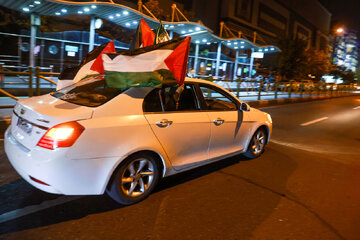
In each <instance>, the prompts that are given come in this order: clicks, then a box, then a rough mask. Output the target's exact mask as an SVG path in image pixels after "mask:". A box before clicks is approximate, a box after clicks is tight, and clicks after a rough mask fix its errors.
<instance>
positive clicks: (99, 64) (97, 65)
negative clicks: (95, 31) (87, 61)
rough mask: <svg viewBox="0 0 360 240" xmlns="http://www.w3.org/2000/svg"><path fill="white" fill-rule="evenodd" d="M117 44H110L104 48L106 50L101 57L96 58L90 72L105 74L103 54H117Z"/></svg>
mask: <svg viewBox="0 0 360 240" xmlns="http://www.w3.org/2000/svg"><path fill="white" fill-rule="evenodd" d="M115 52H116V50H115V44H114V41H111V42H109V43H108V44H107V45H106V47H104V49H103V50H102V51H101V53H100V54H99V56H97V57H96V59H95V61H94V63H93V64H92V65H91V67H90V70H93V71H96V72H98V73H100V74H104V73H105V71H104V65H103V60H102V57H101V55H102V54H103V53H115Z"/></svg>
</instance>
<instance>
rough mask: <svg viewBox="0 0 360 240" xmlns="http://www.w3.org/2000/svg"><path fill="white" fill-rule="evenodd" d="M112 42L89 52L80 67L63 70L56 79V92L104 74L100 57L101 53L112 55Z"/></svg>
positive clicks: (113, 46)
mask: <svg viewBox="0 0 360 240" xmlns="http://www.w3.org/2000/svg"><path fill="white" fill-rule="evenodd" d="M114 52H115V45H114V42H113V41H111V42H108V43H105V44H103V45H101V46H98V47H96V48H95V49H94V50H92V51H91V52H89V53H88V54H87V55H86V56H85V57H84V58H83V59H82V60H81V63H80V65H78V66H76V67H71V68H65V69H64V70H63V71H62V72H61V73H60V75H59V77H58V82H57V86H56V90H59V89H62V88H64V87H67V86H69V85H71V84H74V83H76V82H78V81H80V80H81V79H83V78H85V77H86V76H89V75H94V74H104V67H103V63H102V58H101V55H102V54H103V53H114Z"/></svg>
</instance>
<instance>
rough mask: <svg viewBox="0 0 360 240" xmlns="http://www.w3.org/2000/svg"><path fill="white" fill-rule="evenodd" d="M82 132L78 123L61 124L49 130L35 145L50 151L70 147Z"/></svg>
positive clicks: (82, 128) (81, 127)
mask: <svg viewBox="0 0 360 240" xmlns="http://www.w3.org/2000/svg"><path fill="white" fill-rule="evenodd" d="M84 130H85V128H84V127H83V126H81V125H80V124H79V123H78V122H68V123H62V124H59V125H56V126H54V127H52V128H50V129H49V130H48V131H47V132H46V133H45V135H44V136H43V137H42V138H41V139H40V141H39V142H38V144H37V145H38V146H39V147H43V148H47V149H51V150H53V149H55V148H59V147H71V146H72V145H73V144H74V143H75V141H76V140H77V139H78V138H79V136H80V135H81V133H82V132H83V131H84Z"/></svg>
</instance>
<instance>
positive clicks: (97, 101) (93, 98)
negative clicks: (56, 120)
mask: <svg viewBox="0 0 360 240" xmlns="http://www.w3.org/2000/svg"><path fill="white" fill-rule="evenodd" d="M125 90H126V89H117V88H109V87H107V86H106V83H105V77H104V76H103V75H101V76H96V77H90V78H87V79H85V80H82V81H80V82H78V83H75V84H73V85H71V86H68V87H65V88H63V89H60V90H58V91H56V92H54V93H53V94H52V96H53V97H56V98H59V99H61V100H63V101H66V102H70V103H74V104H77V105H81V106H87V107H98V106H100V105H102V104H104V103H106V102H108V101H110V100H111V99H113V98H114V97H116V96H117V95H119V94H120V93H122V92H124V91H125Z"/></svg>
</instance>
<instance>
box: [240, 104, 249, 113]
mask: <svg viewBox="0 0 360 240" xmlns="http://www.w3.org/2000/svg"><path fill="white" fill-rule="evenodd" d="M240 110H241V111H244V112H248V111H250V106H249V105H247V103H244V102H243V103H241V105H240Z"/></svg>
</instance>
